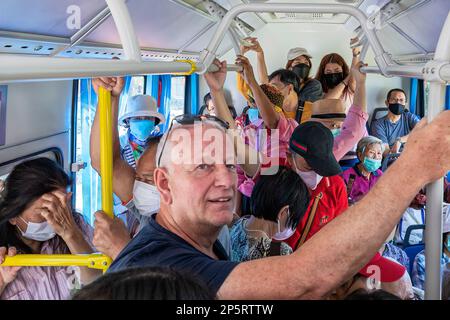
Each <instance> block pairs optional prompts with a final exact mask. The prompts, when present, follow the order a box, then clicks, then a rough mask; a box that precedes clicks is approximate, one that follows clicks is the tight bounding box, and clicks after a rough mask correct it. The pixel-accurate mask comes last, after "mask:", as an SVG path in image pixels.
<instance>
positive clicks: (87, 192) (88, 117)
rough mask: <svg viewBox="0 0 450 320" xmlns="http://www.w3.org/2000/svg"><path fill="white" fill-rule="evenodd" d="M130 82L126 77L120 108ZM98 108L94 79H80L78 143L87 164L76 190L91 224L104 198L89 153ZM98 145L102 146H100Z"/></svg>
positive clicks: (123, 103)
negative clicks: (93, 85)
mask: <svg viewBox="0 0 450 320" xmlns="http://www.w3.org/2000/svg"><path fill="white" fill-rule="evenodd" d="M130 83H131V77H126V79H125V86H124V90H123V93H122V96H121V99H120V106H119V109H123V107H124V105H125V102H126V99H127V98H128V90H129V87H130ZM96 108H97V95H96V94H95V91H94V89H93V88H92V80H91V79H82V80H80V109H79V112H80V122H79V123H78V125H77V126H78V128H77V134H79V135H80V137H81V145H78V146H77V148H78V149H79V152H80V153H81V160H82V162H85V163H86V164H87V166H86V168H85V169H83V170H81V179H82V190H77V191H76V192H81V193H82V199H83V210H82V211H83V212H81V213H82V215H83V216H84V217H85V219H86V221H87V222H89V223H90V224H91V225H92V224H93V223H94V212H95V211H97V210H100V209H101V199H102V198H101V180H100V176H99V175H98V174H97V172H96V171H95V170H94V169H93V168H92V166H91V158H90V154H89V149H90V135H91V128H92V123H93V122H94V117H95V111H96ZM119 114H120V111H119ZM116 130H117V129H116ZM98 147H99V148H100V146H98Z"/></svg>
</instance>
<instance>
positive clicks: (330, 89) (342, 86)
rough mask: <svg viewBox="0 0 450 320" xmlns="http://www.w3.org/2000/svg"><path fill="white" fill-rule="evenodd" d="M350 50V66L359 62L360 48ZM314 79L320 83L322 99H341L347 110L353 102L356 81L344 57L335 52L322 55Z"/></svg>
mask: <svg viewBox="0 0 450 320" xmlns="http://www.w3.org/2000/svg"><path fill="white" fill-rule="evenodd" d="M352 52H353V60H352V66H356V65H357V64H358V63H359V54H360V50H359V49H358V48H353V49H352ZM316 79H317V80H319V81H320V83H321V84H322V89H323V93H324V96H323V99H341V100H342V101H343V102H344V104H345V110H346V112H348V109H349V108H350V107H351V105H352V104H353V96H354V95H355V89H356V82H355V80H354V79H353V77H352V75H351V72H350V68H349V66H348V65H347V63H346V62H345V60H344V58H342V56H341V55H339V54H337V53H330V54H327V55H326V56H324V57H323V58H322V61H321V62H320V65H319V68H318V69H317V73H316Z"/></svg>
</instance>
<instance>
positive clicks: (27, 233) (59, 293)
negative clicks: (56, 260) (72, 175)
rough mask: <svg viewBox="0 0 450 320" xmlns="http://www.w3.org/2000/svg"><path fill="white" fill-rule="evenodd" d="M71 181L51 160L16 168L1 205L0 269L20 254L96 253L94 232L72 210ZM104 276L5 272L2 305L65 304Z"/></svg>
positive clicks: (72, 270) (58, 270) (72, 271)
mask: <svg viewBox="0 0 450 320" xmlns="http://www.w3.org/2000/svg"><path fill="white" fill-rule="evenodd" d="M69 186H70V179H69V177H68V176H67V174H66V173H65V172H64V170H63V169H62V168H61V167H60V166H59V165H58V164H56V163H55V162H54V161H52V160H50V159H47V158H38V159H34V160H28V161H25V162H22V163H21V164H18V165H17V166H16V167H14V169H13V171H12V172H11V173H10V174H9V176H8V178H7V179H6V183H5V189H4V190H3V192H2V199H1V202H0V264H1V263H3V261H4V258H5V256H7V255H8V256H10V257H11V256H15V255H16V254H88V253H92V252H93V251H94V250H93V246H92V245H91V242H90V241H91V239H92V229H91V228H90V226H89V225H88V224H87V223H86V222H84V220H83V218H82V216H81V215H80V214H78V213H76V212H74V211H72V208H71V201H70V200H71V196H72V193H68V192H67V191H66V190H67V188H68V187H69ZM100 275H101V271H100V270H94V269H88V268H85V267H82V268H77V267H52V268H49V267H1V266H0V299H1V300H61V299H68V298H70V291H71V290H72V289H75V288H77V287H80V285H81V284H87V283H89V282H91V281H93V280H94V279H95V278H97V277H98V276H100Z"/></svg>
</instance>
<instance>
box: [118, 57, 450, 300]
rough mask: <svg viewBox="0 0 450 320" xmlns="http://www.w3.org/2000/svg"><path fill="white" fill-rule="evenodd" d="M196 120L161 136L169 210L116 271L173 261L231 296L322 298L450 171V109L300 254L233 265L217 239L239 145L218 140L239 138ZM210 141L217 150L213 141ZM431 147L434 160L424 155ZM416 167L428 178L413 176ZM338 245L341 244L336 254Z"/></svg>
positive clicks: (159, 174) (229, 210)
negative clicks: (429, 185) (412, 203)
mask: <svg viewBox="0 0 450 320" xmlns="http://www.w3.org/2000/svg"><path fill="white" fill-rule="evenodd" d="M222 67H223V65H222ZM209 76H211V75H209ZM194 120H195V119H194V118H192V117H186V118H184V117H181V118H179V119H178V122H179V123H178V124H177V125H174V126H173V127H172V129H171V130H169V131H168V132H167V133H166V134H165V136H164V137H163V138H162V139H163V141H164V143H163V142H162V143H160V144H159V146H158V152H157V166H158V168H157V169H156V170H155V172H154V180H155V185H156V187H157V188H158V190H159V192H160V194H161V210H160V211H159V213H158V214H156V215H155V216H153V217H152V219H151V220H150V223H149V224H148V225H146V226H145V227H144V228H143V230H142V231H141V232H140V233H139V234H138V235H137V236H136V237H135V238H134V239H133V240H132V241H131V242H130V243H129V244H128V246H127V247H126V248H125V249H124V250H123V251H122V252H121V254H120V255H119V257H118V258H117V259H116V261H114V263H113V265H112V266H111V268H110V271H112V272H114V271H117V270H120V269H124V268H128V267H136V266H152V265H159V266H171V267H173V268H175V269H181V270H185V271H188V272H191V273H194V274H196V275H198V276H199V277H200V278H201V279H203V280H204V281H205V282H206V283H207V284H208V285H209V286H210V287H211V288H212V289H214V290H216V291H217V293H218V296H219V297H220V298H223V299H307V298H309V299H311V298H321V297H324V296H326V295H327V294H329V293H330V292H331V291H332V290H334V289H335V288H337V287H338V286H339V285H340V284H341V283H343V282H345V281H346V280H348V279H350V278H351V277H352V276H353V275H355V274H356V273H357V272H358V271H359V270H360V269H361V268H362V267H363V266H364V265H365V264H366V263H367V262H368V261H369V260H370V259H371V258H372V257H373V256H374V254H375V253H376V252H377V250H378V249H379V248H380V246H381V245H382V243H383V242H384V241H385V239H386V238H387V236H388V235H389V233H390V232H391V231H392V229H393V228H394V226H395V225H396V223H397V222H398V220H399V219H400V216H401V214H402V213H403V211H404V210H405V208H406V207H407V206H408V204H409V202H410V201H411V199H412V197H413V196H414V195H415V194H416V193H417V192H418V190H419V189H420V188H421V187H423V185H425V184H427V183H429V182H431V181H434V180H436V179H438V178H439V177H442V176H444V174H445V172H446V171H447V170H449V169H450V159H449V158H448V156H447V155H448V153H449V152H450V141H449V138H448V137H449V136H450V127H449V126H448V123H449V121H450V112H448V111H447V112H444V113H442V114H440V115H439V116H438V117H437V119H435V120H434V121H433V122H432V123H431V124H429V125H427V124H426V122H423V123H421V124H420V125H418V126H417V128H416V129H415V131H414V132H413V133H412V134H411V136H410V138H409V141H410V142H409V144H408V146H407V148H406V150H405V151H404V154H403V156H402V157H401V158H400V159H399V160H398V161H396V162H395V163H394V164H393V165H392V166H391V168H390V170H389V171H388V172H387V173H386V174H385V175H384V176H383V177H382V178H381V179H380V181H379V182H378V184H377V185H375V187H374V188H373V189H372V190H371V191H370V192H369V193H368V194H367V195H366V197H364V198H363V199H362V200H361V201H360V202H358V203H357V204H356V205H355V206H353V207H351V208H349V209H347V211H346V212H345V213H343V214H341V215H340V216H339V217H337V218H336V219H335V220H333V221H332V222H331V223H329V224H327V225H326V226H325V227H324V228H323V229H322V230H321V232H319V233H317V234H316V235H315V236H314V237H313V238H312V239H311V240H310V241H308V242H306V243H305V244H304V245H303V246H302V249H301V250H298V251H296V252H294V253H293V254H292V255H290V256H283V257H270V258H264V259H260V260H254V261H249V262H243V263H234V262H230V261H228V260H227V257H226V256H225V255H224V252H223V249H222V247H221V246H220V244H219V243H218V242H217V241H216V240H217V235H218V234H219V231H220V229H221V228H222V226H223V225H225V224H228V223H230V222H231V221H232V219H233V207H234V199H235V196H236V182H237V177H236V171H235V162H236V158H235V154H234V152H233V151H234V150H233V148H230V147H226V148H225V151H224V152H212V150H217V146H218V145H219V146H220V145H222V146H224V147H225V146H229V144H230V143H231V142H230V137H229V136H228V135H227V131H226V129H225V127H226V125H225V126H224V124H223V123H221V122H220V121H218V120H214V121H211V120H199V121H194ZM202 131H203V134H202ZM212 137H214V139H212ZM212 141H214V147H215V148H211V146H210V145H211V144H212V143H213V142H212ZM188 142H189V143H188ZM424 148H425V150H424ZM194 150H196V152H193V151H194ZM423 152H426V153H427V154H429V157H427V158H426V159H425V158H424V157H422V156H421V154H422V153H423ZM417 170H421V172H422V173H423V174H421V175H411V174H410V172H412V171H417ZM330 241H331V242H332V246H333V250H329V248H330ZM286 270H291V272H286ZM262 279H263V281H262Z"/></svg>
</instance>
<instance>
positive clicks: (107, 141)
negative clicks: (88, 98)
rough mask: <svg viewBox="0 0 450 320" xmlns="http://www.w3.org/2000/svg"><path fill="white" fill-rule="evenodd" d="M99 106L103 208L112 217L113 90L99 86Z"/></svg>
mask: <svg viewBox="0 0 450 320" xmlns="http://www.w3.org/2000/svg"><path fill="white" fill-rule="evenodd" d="M98 107H99V115H100V174H101V177H102V210H103V211H104V212H105V213H106V214H107V215H108V216H110V217H111V218H114V213H113V189H112V173H113V170H112V168H113V160H112V130H113V128H112V113H111V92H109V91H107V90H105V89H104V88H102V87H100V88H99V94H98Z"/></svg>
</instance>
